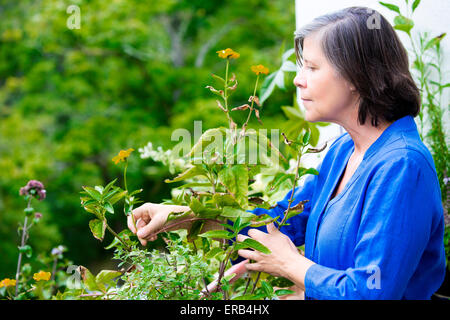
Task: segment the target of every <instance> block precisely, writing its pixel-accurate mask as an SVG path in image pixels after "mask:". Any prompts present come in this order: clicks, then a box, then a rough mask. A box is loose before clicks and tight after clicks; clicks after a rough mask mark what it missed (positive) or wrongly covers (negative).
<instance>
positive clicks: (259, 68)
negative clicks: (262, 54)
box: [252, 64, 269, 75]
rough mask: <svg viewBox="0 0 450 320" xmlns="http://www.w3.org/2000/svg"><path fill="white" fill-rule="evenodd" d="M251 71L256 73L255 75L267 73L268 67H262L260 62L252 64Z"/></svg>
mask: <svg viewBox="0 0 450 320" xmlns="http://www.w3.org/2000/svg"><path fill="white" fill-rule="evenodd" d="M252 71H253V72H254V73H256V75H259V74H261V73H264V74H268V73H269V69H267V68H266V67H264V66H263V65H262V64H258V65H257V66H252Z"/></svg>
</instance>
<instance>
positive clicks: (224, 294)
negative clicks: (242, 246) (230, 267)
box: [217, 242, 236, 299]
mask: <svg viewBox="0 0 450 320" xmlns="http://www.w3.org/2000/svg"><path fill="white" fill-rule="evenodd" d="M235 245H236V242H235V243H234V244H233V246H232V247H231V250H228V252H227V255H226V257H225V260H224V261H222V262H221V263H220V268H219V278H218V279H217V286H218V288H220V290H221V291H222V293H223V296H224V299H225V298H226V292H225V290H223V289H222V285H221V283H220V281H221V280H222V278H223V275H224V273H225V269H226V268H227V264H228V260H229V259H230V256H231V253H232V252H233V251H234V247H235Z"/></svg>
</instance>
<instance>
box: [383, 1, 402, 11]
mask: <svg viewBox="0 0 450 320" xmlns="http://www.w3.org/2000/svg"><path fill="white" fill-rule="evenodd" d="M379 3H380V4H381V5H382V6H385V7H386V8H388V9H389V10H392V11H395V12H397V13H398V14H400V8H399V7H398V6H396V5H394V4H390V3H385V2H381V1H379Z"/></svg>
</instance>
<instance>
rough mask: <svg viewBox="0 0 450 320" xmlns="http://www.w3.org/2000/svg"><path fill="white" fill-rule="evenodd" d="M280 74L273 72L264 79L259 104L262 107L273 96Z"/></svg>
mask: <svg viewBox="0 0 450 320" xmlns="http://www.w3.org/2000/svg"><path fill="white" fill-rule="evenodd" d="M279 73H280V72H279V71H276V72H273V73H271V74H269V75H268V76H267V77H266V78H265V79H264V81H263V83H262V85H261V89H260V90H259V103H260V104H261V105H263V103H264V101H266V100H267V98H269V96H270V95H271V94H272V91H273V89H275V84H276V77H277V75H278V74H279ZM281 73H282V72H281Z"/></svg>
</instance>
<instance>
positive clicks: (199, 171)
mask: <svg viewBox="0 0 450 320" xmlns="http://www.w3.org/2000/svg"><path fill="white" fill-rule="evenodd" d="M206 174H207V171H205V170H204V169H203V168H202V167H201V166H199V165H196V166H194V167H191V168H189V169H187V170H186V171H184V172H182V173H180V174H179V175H178V176H176V177H175V178H174V179H172V180H170V179H166V180H164V182H165V183H173V182H178V181H182V180H186V179H190V178H193V177H196V176H200V175H202V176H206Z"/></svg>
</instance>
